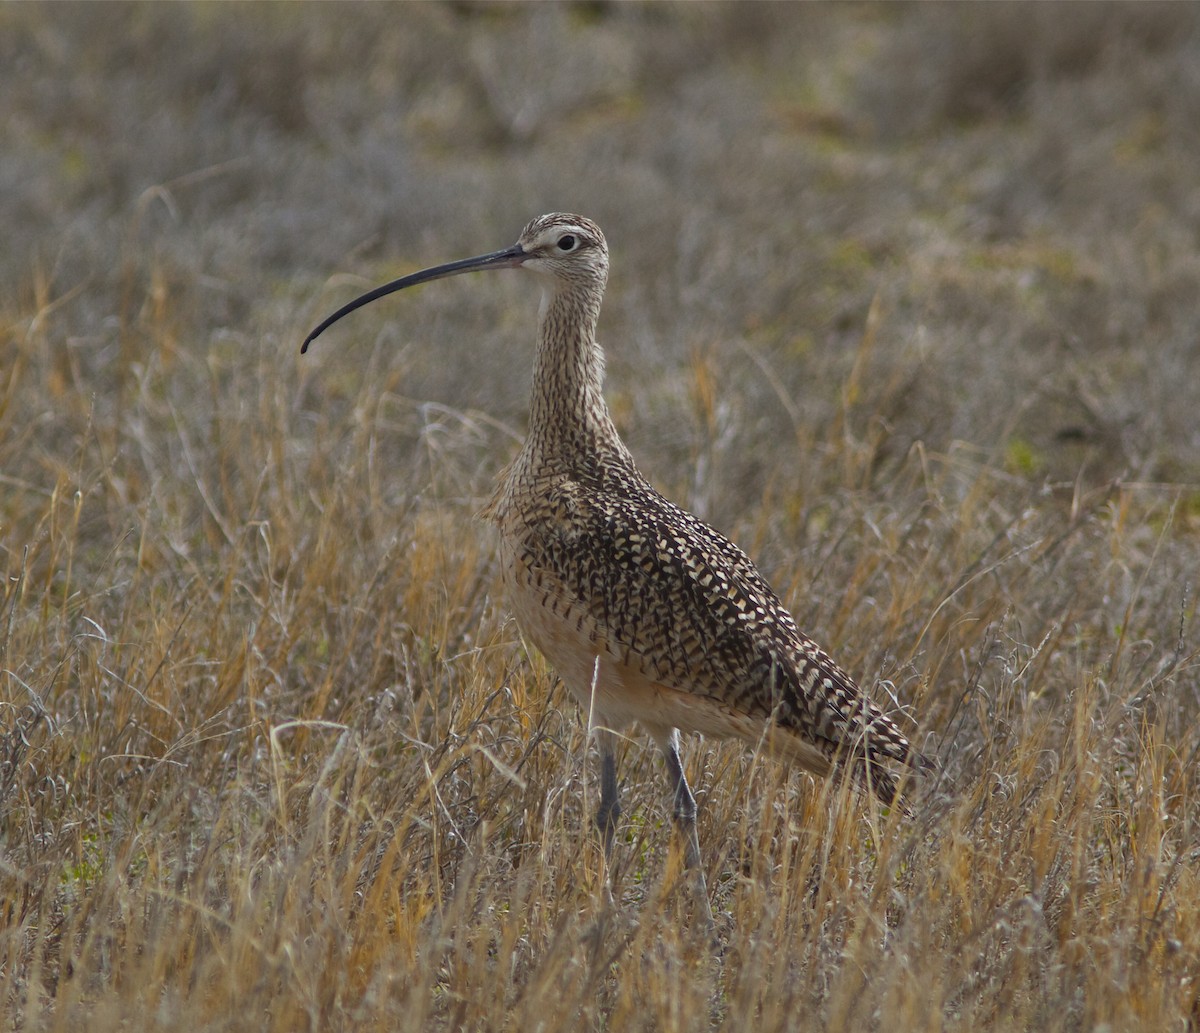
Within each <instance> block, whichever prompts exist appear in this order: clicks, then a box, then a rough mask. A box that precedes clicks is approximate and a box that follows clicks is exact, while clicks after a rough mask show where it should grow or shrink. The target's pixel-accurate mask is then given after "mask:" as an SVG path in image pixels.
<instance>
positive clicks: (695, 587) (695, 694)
mask: <svg viewBox="0 0 1200 1033" xmlns="http://www.w3.org/2000/svg"><path fill="white" fill-rule="evenodd" d="M488 269H521V270H525V271H527V272H531V273H533V274H534V276H535V277H536V279H537V280H538V281H540V285H541V288H542V299H541V306H540V309H539V314H538V324H537V341H536V348H535V351H534V357H533V382H532V387H531V391H530V402H529V406H530V409H529V426H528V432H527V435H526V437H525V440H524V444H523V445H522V447H521V449H520V451H519V453H518V454H517V457H516V458H515V460H513V461H512V462H511V463H510V464H509V465H508V467H507V468H506V469H505V471H504V472H503V473H502V474H501V476H500V478H499V483H498V486H497V488H496V490H495V493H494V494H493V496H492V497H491V500H490V501H489V502H488V504H487V506H486V507H485V509H484V510H483V516H484V517H485V518H487V519H488V520H490V521H492V522H493V523H495V524H496V525H497V526H498V528H499V536H498V537H499V553H500V566H501V571H502V578H503V581H504V585H505V589H506V592H507V595H508V599H509V602H510V605H511V608H512V610H513V612H514V615H515V617H516V620H517V624H518V626H519V627H520V629H521V632H522V635H523V636H524V638H525V639H526V640H527V641H529V642H532V644H533V645H534V646H535V647H536V648H537V649H538V650H539V651H540V652H541V653H542V654H543V655H544V656H545V658H546V659H547V660H548V661H549V663H550V665H551V666H552V667H553V669H554V670H555V672H556V673H557V674H558V677H559V678H560V680H561V681H562V683H563V685H564V686H565V687H566V689H567V691H568V692H569V693H570V694H571V696H573V697H574V699H575V700H576V701H577V702H578V704H579V705H580V707H581V709H582V711H583V713H584V714H586V715H588V722H589V729H590V731H591V732H592V734H593V735H594V736H595V739H596V742H597V746H598V753H599V756H600V771H599V782H600V799H599V806H598V808H597V810H596V814H595V823H596V826H597V828H598V830H599V834H600V836H601V839H602V843H603V850H604V857H605V859H606V861H607V860H608V859H609V858H610V857H611V854H612V850H613V839H614V835H615V833H616V831H617V828H618V823H619V819H620V815H621V804H620V792H619V785H618V772H617V759H616V746H617V744H618V741H619V740H618V735H619V734H620V733H621V732H622V730H623V729H625V728H626V727H628V726H630V725H632V724H634V723H636V724H638V725H640V726H641V727H642V728H643V729H644V730H645V732H647V733H648V734H649V736H650V737H651V738H652V739H653V740H654V741H655V743H657V745H658V747H659V749H660V750H661V752H662V755H663V758H664V760H665V766H666V771H667V777H668V781H669V784H670V794H671V795H670V799H671V804H672V817H673V820H674V823H675V825H676V827H677V829H678V831H679V834H680V836H681V839H682V845H683V853H684V866H685V870H686V871H688V872H691V873H692V874H693V876H694V877H695V879H696V880H697V893H698V895H699V897H700V899H701V901H702V907H703V909H704V911H705V914H706V917H707V919H708V921H709V923H710V924H711V921H712V913H711V909H710V906H709V901H708V894H707V886H706V883H705V879H704V874H703V869H702V858H701V853H700V844H699V837H698V834H697V831H696V817H697V808H696V800H695V797H694V795H693V793H692V790H691V788H690V786H689V785H688V781H687V778H686V776H685V774H684V768H683V762H682V759H681V756H680V730H681V729H682V730H684V731H687V732H692V733H696V732H698V733H701V734H703V735H705V736H712V737H720V738H730V737H732V738H735V739H741V740H743V741H745V742H747V743H749V744H752V745H755V746H761V745H765V746H766V747H767V749H768V750H769V751H770V752H771V753H773V754H775V755H777V756H779V757H781V758H782V759H784V760H785V761H788V762H791V763H793V764H795V765H798V766H799V767H800V768H802V769H805V770H807V771H809V772H811V773H812V774H814V775H816V776H829V775H831V774H832V773H833V772H834V771H835V770H837V769H839V768H841V767H848V768H849V769H850V771H851V773H852V778H853V779H854V781H855V782H856V783H858V784H859V785H861V786H862V787H864V788H865V789H866V790H867V791H868V792H873V793H874V795H875V796H876V797H877V798H878V799H879V800H880V802H881V803H883V804H885V805H890V804H893V803H894V802H896V800H897V774H896V770H895V769H900V770H904V769H916V770H919V771H924V770H928V769H930V768H931V767H932V763H931V762H930V761H929V760H928V759H927V758H926V757H925V756H923V755H922V754H921V753H920V752H919V751H918V750H917V749H916V748H915V747H914V746H913V745H912V744H911V743H910V741H909V739H908V738H907V737H906V736H905V735H904V733H903V732H902V731H901V730H900V728H899V727H898V726H897V725H896V723H895V722H894V721H893V720H892V719H891V718H890V717H889V716H888V715H887V714H885V713H884V712H883V711H882V710H881V709H880V708H879V707H878V706H877V705H876V703H875V702H873V701H872V699H871V698H870V696H869V695H868V694H867V693H866V692H864V691H863V690H862V689H861V688H860V687H859V685H858V683H857V682H856V681H855V680H854V679H853V678H852V677H851V676H850V675H849V674H848V673H847V672H846V671H845V670H844V669H843V668H842V667H841V666H839V665H838V664H837V663H836V662H835V661H834V659H833V658H832V657H831V656H830V655H829V653H827V652H826V651H825V650H824V649H822V648H821V647H820V646H818V645H817V644H816V643H815V642H814V641H813V640H812V639H810V638H809V637H808V636H807V635H805V634H804V633H803V632H801V631H800V629H799V628H798V627H797V624H796V621H795V619H794V617H793V616H792V614H791V613H790V612H789V611H788V609H787V607H786V606H784V604H783V602H782V601H781V600H780V598H779V596H778V595H777V594H776V593H775V591H774V590H773V589H772V588H771V586H770V585H769V584H768V583H767V580H766V579H765V578H764V577H763V575H762V574H761V573H760V572H759V570H758V568H757V567H756V566H755V565H754V563H753V562H752V561H751V560H750V558H749V557H748V556H747V555H746V553H745V552H743V551H742V550H741V549H740V548H739V547H738V546H736V545H735V544H734V543H733V542H732V541H730V540H729V539H728V538H727V537H725V536H724V535H723V534H721V533H720V532H718V531H716V530H714V529H713V528H711V527H709V526H708V525H707V524H705V523H704V522H703V521H701V520H700V519H698V518H697V517H695V516H693V515H692V514H691V513H689V512H687V511H686V510H684V509H683V508H681V507H680V506H677V505H675V504H674V503H672V502H670V501H669V500H668V499H667V498H665V497H664V496H663V495H662V494H660V493H659V492H658V491H657V490H656V489H655V488H654V487H652V486H651V484H650V483H649V481H647V479H646V478H645V477H644V476H643V475H642V473H641V472H640V471H639V469H638V467H637V465H636V463H635V462H634V459H633V456H632V455H631V454H630V451H629V449H628V448H627V447H626V446H625V443H624V442H623V441H622V440H621V437H620V435H619V434H618V433H617V429H616V426H615V425H614V423H613V420H612V417H611V416H610V414H609V410H608V406H607V405H606V403H605V400H604V396H603V393H602V387H603V380H604V353H603V351H602V349H601V347H600V344H599V343H598V341H597V338H596V327H597V321H598V319H599V316H600V307H601V302H602V300H603V297H604V291H605V287H606V284H607V281H608V270H609V253H608V245H607V242H606V241H605V238H604V234H603V233H602V232H601V231H600V227H599V226H597V225H596V223H595V222H593V221H591V220H590V219H587V218H584V217H582V216H579V215H572V214H567V213H563V212H553V213H550V214H548V215H542V216H539V217H537V218H535V219H533V220H532V221H530V222H529V223H528V225H526V226H525V228H524V230H522V232H521V234H520V236H519V238H518V239H517V242H516V243H515V244H513V245H512V246H511V247H507V248H504V249H502V250H499V251H493V252H490V253H488V254H484V255H479V256H477V257H474V258H466V259H461V260H459V261H455V262H449V263H447V264H444V265H438V266H434V267H432V268H429V269H425V270H422V271H420V272H416V273H412V274H410V275H407V276H403V277H401V278H399V279H397V280H393V281H391V282H390V283H386V284H384V285H383V286H381V287H377V288H375V289H374V290H371V291H369V292H367V293H366V294H363V295H361V296H360V297H358V298H356V299H355V300H353V301H351V302H349V303H348V304H346V305H344V306H342V307H341V308H340V309H338V310H337V311H336V312H334V313H333V314H332V315H330V316H329V317H328V318H326V319H325V320H324V321H323V322H322V323H320V324H319V325H318V326H317V327H316V328H315V329H314V330H313V331H312V332H311V333H310V334H309V335H308V337H307V338H306V339H305V341H304V344H303V346H302V347H301V352H305V351H307V350H308V347H309V345H311V344H312V342H313V341H314V340H315V339H316V338H317V337H318V336H320V335H321V334H322V333H324V331H325V330H327V329H328V328H329V327H330V326H331V325H332V324H334V323H336V322H337V321H338V320H340V319H342V318H343V317H345V316H346V315H348V314H349V313H351V312H353V311H355V310H356V309H359V308H361V307H362V306H364V305H366V304H369V303H370V302H372V301H375V300H377V299H379V298H382V297H384V296H385V295H388V294H392V293H394V292H396V291H399V290H404V289H406V288H408V287H415V286H417V285H418V284H423V283H428V282H430V281H432V280H437V279H441V278H443V277H447V276H455V275H459V274H462V273H468V272H473V271H478V270H488ZM902 803H903V801H901V804H902Z"/></svg>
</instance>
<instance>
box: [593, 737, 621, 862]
mask: <svg viewBox="0 0 1200 1033" xmlns="http://www.w3.org/2000/svg"><path fill="white" fill-rule="evenodd" d="M613 739H614V736H613V733H612V732H610V731H608V729H606V728H597V729H596V740H597V743H598V745H599V746H600V806H599V807H598V808H597V809H596V828H598V829H599V830H600V836H601V839H602V840H603V841H604V859H605V860H606V861H607V860H609V859H611V857H612V845H613V836H614V835H615V833H616V831H617V819H618V818H619V817H620V816H621V799H620V795H621V791H620V788H619V787H618V786H617V753H616V749H615V746H614V743H613Z"/></svg>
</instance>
